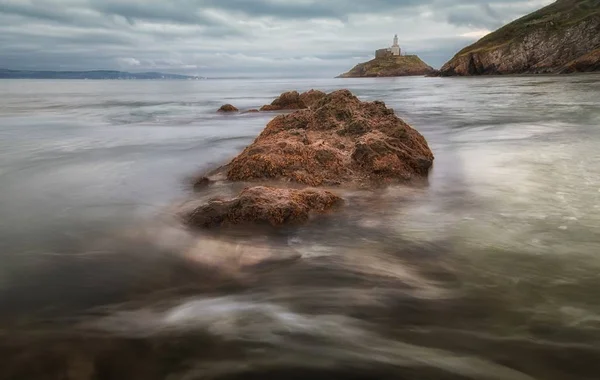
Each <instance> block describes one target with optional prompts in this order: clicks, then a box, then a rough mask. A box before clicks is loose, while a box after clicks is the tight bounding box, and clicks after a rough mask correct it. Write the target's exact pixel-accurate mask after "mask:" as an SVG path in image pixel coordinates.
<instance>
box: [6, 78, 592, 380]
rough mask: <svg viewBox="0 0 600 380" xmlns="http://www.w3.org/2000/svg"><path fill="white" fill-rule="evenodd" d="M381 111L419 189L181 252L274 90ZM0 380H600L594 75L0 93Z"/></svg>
mask: <svg viewBox="0 0 600 380" xmlns="http://www.w3.org/2000/svg"><path fill="white" fill-rule="evenodd" d="M310 88H315V89H320V90H323V91H331V90H335V89H340V88H348V89H350V90H351V91H353V92H354V93H355V94H356V95H358V96H359V97H360V98H361V99H363V100H376V99H378V100H383V101H385V102H386V104H387V105H388V106H389V107H392V108H394V109H395V111H396V113H397V114H398V115H399V116H400V117H401V118H403V119H404V120H405V121H407V122H408V123H409V124H411V125H412V126H413V127H415V128H416V129H418V130H419V131H420V132H421V133H422V134H423V135H424V136H425V137H426V139H427V140H428V142H429V144H430V147H431V149H432V151H433V152H434V154H435V156H436V161H435V166H434V169H433V171H432V173H431V175H430V180H429V185H428V186H427V187H418V188H412V187H401V186H395V187H391V188H388V189H385V190H377V191H372V192H369V191H356V190H344V189H341V190H339V191H341V193H342V195H343V196H344V197H345V198H346V207H345V208H344V209H343V210H342V211H340V212H339V213H337V214H333V215H329V216H326V217H322V218H318V219H316V220H313V221H312V222H311V223H309V224H308V225H306V226H304V227H300V228H289V229H284V230H280V231H277V232H272V231H269V232H267V231H256V230H255V231H250V232H249V233H239V234H238V233H236V234H235V235H234V234H224V233H221V234H219V233H217V234H214V233H213V234H208V235H201V234H199V233H195V232H190V231H187V230H185V229H184V228H182V227H181V226H180V225H179V223H178V221H177V212H178V210H180V209H181V207H183V206H182V205H184V204H186V202H188V201H190V200H194V199H196V200H198V201H200V200H202V199H206V198H208V197H210V196H214V195H230V194H234V192H235V191H236V189H235V188H230V187H227V186H223V187H217V188H216V189H212V190H211V192H210V193H200V194H194V193H193V192H192V191H191V190H190V186H189V183H188V179H189V177H190V176H193V175H195V174H197V173H202V172H204V171H206V170H210V169H212V168H214V167H216V166H218V165H220V164H222V163H224V162H226V161H227V160H228V159H230V158H232V157H233V156H235V155H236V154H237V153H238V152H240V151H241V150H242V149H243V148H244V147H245V146H246V145H248V144H249V143H250V142H251V141H252V140H253V139H254V138H255V137H256V136H257V135H258V134H259V133H260V131H261V130H262V129H263V128H264V126H265V124H266V123H267V122H268V121H269V120H270V119H271V118H272V117H273V116H274V115H273V114H269V113H260V114H246V115H242V114H239V115H237V114H236V115H220V114H217V113H216V112H215V111H216V109H218V107H219V106H220V105H221V104H223V103H232V104H234V105H236V106H238V107H239V108H241V109H245V108H255V107H258V106H260V105H262V104H266V103H270V101H271V100H272V99H273V98H274V97H276V96H277V95H278V94H279V93H281V92H283V91H286V90H291V89H296V90H299V91H303V90H308V89H310ZM0 95H1V96H0V216H1V218H0V260H1V265H0V378H7V379H69V380H70V379H82V380H84V379H134V378H136V379H142V378H143V379H240V378H244V379H246V378H249V379H254V378H257V379H258V378H281V379H292V378H298V379H300V378H302V379H303V378H311V379H312V378H318V379H320V378H323V379H332V378H343V379H373V378H385V379H540V380H552V379H557V380H558V379H560V380H562V379H597V378H598V373H600V301H599V298H598V296H599V294H600V275H599V273H600V149H599V148H598V147H599V146H600V76H598V75H581V76H561V77H554V76H539V77H497V78H398V79H343V80H342V79H336V80H333V79H332V80H322V79H320V80H214V81H211V80H207V81H26V80H8V81H0Z"/></svg>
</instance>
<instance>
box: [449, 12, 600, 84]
mask: <svg viewBox="0 0 600 380" xmlns="http://www.w3.org/2000/svg"><path fill="white" fill-rule="evenodd" d="M599 47H600V0H558V1H556V2H555V3H553V4H551V5H549V6H547V7H545V8H542V9H540V10H538V11H536V12H534V13H531V14H529V15H527V16H525V17H522V18H520V19H518V20H516V21H514V22H512V23H510V24H508V25H506V26H504V27H502V28H500V29H499V30H497V31H495V32H493V33H490V34H488V35H487V36H485V37H483V38H482V39H481V40H479V41H477V42H476V43H474V44H473V45H471V46H468V47H466V48H464V49H463V50H461V51H460V52H458V53H457V54H456V55H455V56H454V58H452V59H451V60H450V61H449V62H448V63H446V64H445V65H444V66H443V67H442V68H441V69H440V74H441V75H442V76H455V75H456V76H467V75H493V74H556V73H570V72H578V71H594V70H600V54H599V53H598V52H597V50H596V49H598V48H599Z"/></svg>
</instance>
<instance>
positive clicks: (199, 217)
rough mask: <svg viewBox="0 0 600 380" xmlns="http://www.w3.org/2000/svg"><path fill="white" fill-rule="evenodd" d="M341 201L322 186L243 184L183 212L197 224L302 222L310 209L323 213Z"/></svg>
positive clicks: (202, 226)
mask: <svg viewBox="0 0 600 380" xmlns="http://www.w3.org/2000/svg"><path fill="white" fill-rule="evenodd" d="M341 202H342V199H341V198H340V197H338V196H337V195H335V194H333V193H331V192H329V191H325V190H316V189H304V190H296V189H285V188H274V187H264V186H258V187H251V188H246V189H245V190H243V191H242V192H241V193H240V194H239V196H238V197H236V198H233V199H229V200H213V201H210V202H208V203H207V204H205V205H203V206H200V207H198V208H196V209H195V210H194V211H192V212H191V213H189V214H188V215H186V216H185V220H186V222H187V224H188V225H190V226H193V227H198V228H214V227H227V226H235V225H243V224H267V225H271V226H281V225H285V224H293V223H302V222H305V221H307V220H308V218H309V216H310V214H311V213H324V212H326V211H328V210H330V209H332V208H333V207H335V206H336V205H338V204H340V203H341Z"/></svg>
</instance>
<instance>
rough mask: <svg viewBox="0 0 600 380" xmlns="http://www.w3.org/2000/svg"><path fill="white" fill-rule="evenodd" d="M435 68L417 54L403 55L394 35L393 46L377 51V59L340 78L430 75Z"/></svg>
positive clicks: (356, 67)
mask: <svg viewBox="0 0 600 380" xmlns="http://www.w3.org/2000/svg"><path fill="white" fill-rule="evenodd" d="M434 72H435V70H434V69H433V68H432V67H431V66H429V65H427V64H426V63H425V62H423V61H422V60H421V58H419V57H418V56H416V55H403V54H402V50H401V49H400V45H398V35H395V36H394V43H393V45H392V46H391V47H389V48H385V49H378V50H376V51H375V59H373V60H371V61H369V62H364V63H360V64H358V65H356V66H354V68H352V70H350V71H348V72H347V73H344V74H342V75H339V76H338V78H372V77H401V76H411V75H430V74H432V73H434Z"/></svg>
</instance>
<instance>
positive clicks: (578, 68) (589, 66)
mask: <svg viewBox="0 0 600 380" xmlns="http://www.w3.org/2000/svg"><path fill="white" fill-rule="evenodd" d="M590 71H600V49H596V50H594V51H592V52H590V53H588V54H586V55H584V56H583V57H579V58H577V59H575V60H573V61H571V62H569V63H568V64H566V65H565V66H564V67H563V69H562V71H561V72H560V73H561V74H570V73H585V72H590Z"/></svg>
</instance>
